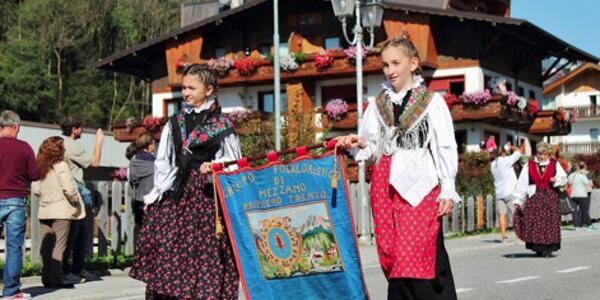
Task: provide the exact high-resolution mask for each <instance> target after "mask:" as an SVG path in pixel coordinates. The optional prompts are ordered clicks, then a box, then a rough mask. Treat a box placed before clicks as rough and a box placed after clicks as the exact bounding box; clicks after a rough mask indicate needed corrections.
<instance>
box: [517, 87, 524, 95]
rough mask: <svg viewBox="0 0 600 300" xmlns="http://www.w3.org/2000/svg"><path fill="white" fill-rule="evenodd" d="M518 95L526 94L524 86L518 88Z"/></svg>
mask: <svg viewBox="0 0 600 300" xmlns="http://www.w3.org/2000/svg"><path fill="white" fill-rule="evenodd" d="M517 95H519V96H525V89H524V88H523V87H522V86H520V87H518V88H517Z"/></svg>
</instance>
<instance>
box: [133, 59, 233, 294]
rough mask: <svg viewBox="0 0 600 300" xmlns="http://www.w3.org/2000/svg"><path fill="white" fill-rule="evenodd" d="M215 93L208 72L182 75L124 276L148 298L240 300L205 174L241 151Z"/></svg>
mask: <svg viewBox="0 0 600 300" xmlns="http://www.w3.org/2000/svg"><path fill="white" fill-rule="evenodd" d="M216 90H217V77H216V75H215V74H214V73H213V72H212V71H210V70H209V69H208V67H207V66H206V65H200V64H192V65H190V66H188V67H186V68H185V69H184V71H183V83H182V94H183V101H184V102H185V104H184V108H183V109H182V110H181V111H180V112H177V113H176V114H174V115H173V116H172V117H171V118H170V119H169V122H168V123H167V124H166V125H165V128H164V129H163V132H162V135H161V139H160V144H159V146H158V153H157V156H156V160H155V173H154V188H153V190H152V191H151V192H150V193H149V194H148V195H146V196H145V197H144V202H145V203H146V207H145V208H144V209H145V210H146V217H145V220H144V224H143V225H142V228H141V230H140V236H139V240H138V246H137V253H136V255H135V264H134V266H133V268H132V270H131V274H130V275H131V277H133V278H135V279H138V280H141V281H144V282H146V296H147V297H146V299H237V298H238V280H239V279H238V273H237V269H236V266H235V259H234V256H233V250H232V247H231V244H230V242H229V237H228V233H227V232H226V229H225V227H224V226H223V225H222V223H221V222H222V221H221V218H220V217H219V216H220V215H221V213H220V211H219V207H218V205H217V202H216V198H215V197H214V196H213V187H212V183H211V182H210V180H209V178H210V175H209V174H208V173H209V172H210V163H211V162H218V161H230V160H237V159H239V158H240V157H241V150H240V145H239V141H238V138H237V137H236V135H235V133H234V131H233V124H232V122H231V120H229V119H228V118H227V117H226V116H225V115H224V114H222V113H221V107H220V106H219V103H218V102H217V99H216ZM159 200H160V201H159Z"/></svg>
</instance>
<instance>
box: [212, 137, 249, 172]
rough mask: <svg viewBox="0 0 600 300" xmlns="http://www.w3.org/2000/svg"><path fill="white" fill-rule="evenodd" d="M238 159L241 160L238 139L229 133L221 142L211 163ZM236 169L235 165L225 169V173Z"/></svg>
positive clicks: (240, 148)
mask: <svg viewBox="0 0 600 300" xmlns="http://www.w3.org/2000/svg"><path fill="white" fill-rule="evenodd" d="M240 158H242V147H241V146H240V139H239V138H238V136H237V135H236V134H235V133H231V134H229V135H228V136H226V137H225V138H224V139H223V141H222V142H221V148H220V149H219V151H217V153H216V154H215V159H214V160H213V161H212V162H226V161H234V160H238V159H240ZM236 169H237V166H236V165H231V166H229V167H228V168H227V171H234V170H236Z"/></svg>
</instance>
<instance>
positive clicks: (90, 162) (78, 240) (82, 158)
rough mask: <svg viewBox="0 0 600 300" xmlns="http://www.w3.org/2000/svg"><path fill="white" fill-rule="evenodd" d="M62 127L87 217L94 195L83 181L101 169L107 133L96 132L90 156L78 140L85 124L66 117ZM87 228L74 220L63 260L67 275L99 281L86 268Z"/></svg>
mask: <svg viewBox="0 0 600 300" xmlns="http://www.w3.org/2000/svg"><path fill="white" fill-rule="evenodd" d="M60 127H61V130H62V134H63V139H64V147H65V160H66V162H67V164H69V169H70V170H71V174H72V175H73V178H74V179H75V184H76V185H77V190H78V191H79V194H80V195H81V197H82V198H83V203H84V204H85V210H86V214H87V215H91V211H92V208H91V207H92V194H91V192H90V190H88V189H87V188H86V187H85V183H84V181H83V169H85V168H88V167H98V166H100V156H101V151H102V143H103V142H104V133H103V132H102V129H98V130H97V131H96V144H95V145H94V153H93V155H92V156H90V155H89V154H88V153H87V152H86V151H85V150H84V149H83V147H81V145H79V144H78V143H77V142H76V140H77V139H79V138H81V134H82V133H83V121H82V120H81V119H80V118H79V117H75V116H68V117H66V118H65V119H64V120H63V121H62V122H61V124H60ZM87 227H88V226H87V220H86V219H81V220H73V221H72V222H71V228H70V231H69V241H68V244H67V249H66V250H65V257H64V260H63V267H64V268H65V273H66V274H67V275H68V274H69V273H71V274H72V275H75V276H79V277H80V278H81V280H82V281H83V280H86V281H92V280H98V279H99V277H98V276H97V275H96V274H93V273H91V272H89V271H87V270H85V269H84V268H83V262H84V259H85V255H86V246H87V241H88V228H87ZM71 255H72V257H73V263H72V265H71V267H70V269H68V268H67V267H68V264H67V262H68V261H69V258H70V257H71ZM70 277H71V276H70Z"/></svg>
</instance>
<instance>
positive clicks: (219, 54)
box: [214, 48, 226, 58]
mask: <svg viewBox="0 0 600 300" xmlns="http://www.w3.org/2000/svg"><path fill="white" fill-rule="evenodd" d="M225 51H226V50H225V48H215V56H214V57H217V58H219V57H223V56H225Z"/></svg>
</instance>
